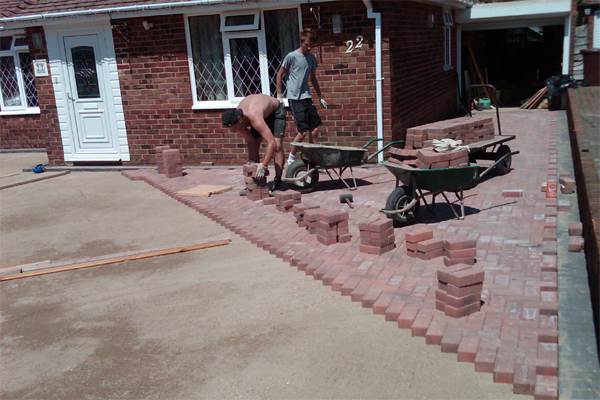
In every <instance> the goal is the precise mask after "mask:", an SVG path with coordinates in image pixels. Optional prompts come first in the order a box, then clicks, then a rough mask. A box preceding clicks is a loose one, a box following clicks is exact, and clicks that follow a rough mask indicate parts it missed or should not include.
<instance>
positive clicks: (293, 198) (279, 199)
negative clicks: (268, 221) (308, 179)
mask: <svg viewBox="0 0 600 400" xmlns="http://www.w3.org/2000/svg"><path fill="white" fill-rule="evenodd" d="M273 197H274V198H275V207H276V208H277V211H281V212H288V211H290V210H291V209H292V208H293V207H294V206H295V205H296V204H300V203H301V202H302V194H301V193H300V192H297V191H295V190H288V191H285V192H281V191H279V192H275V195H274V196H273Z"/></svg>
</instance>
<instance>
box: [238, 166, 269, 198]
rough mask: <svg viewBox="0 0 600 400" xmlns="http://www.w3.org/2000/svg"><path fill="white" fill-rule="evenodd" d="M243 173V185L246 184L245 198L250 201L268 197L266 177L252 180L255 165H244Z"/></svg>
mask: <svg viewBox="0 0 600 400" xmlns="http://www.w3.org/2000/svg"><path fill="white" fill-rule="evenodd" d="M243 171H244V183H245V184H246V198H247V199H248V200H251V201H256V200H262V199H263V198H267V197H269V187H268V186H267V175H268V172H269V171H268V170H267V171H266V173H265V176H264V177H262V178H261V179H254V174H255V173H256V165H255V164H245V165H244V167H243Z"/></svg>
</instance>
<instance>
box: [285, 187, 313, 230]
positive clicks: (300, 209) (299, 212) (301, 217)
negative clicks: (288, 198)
mask: <svg viewBox="0 0 600 400" xmlns="http://www.w3.org/2000/svg"><path fill="white" fill-rule="evenodd" d="M276 194H277V193H276ZM317 208H319V206H318V205H316V204H302V203H300V204H295V205H294V206H293V207H292V211H293V212H294V217H296V223H297V224H298V226H300V227H306V228H307V227H308V221H307V220H306V219H305V213H306V211H308V210H315V209H317ZM314 221H315V222H316V216H315V220H314Z"/></svg>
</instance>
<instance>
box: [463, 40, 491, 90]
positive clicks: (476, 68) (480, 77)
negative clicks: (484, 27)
mask: <svg viewBox="0 0 600 400" xmlns="http://www.w3.org/2000/svg"><path fill="white" fill-rule="evenodd" d="M467 49H468V50H469V54H470V55H471V60H473V65H474V66H475V72H477V77H478V78H479V81H481V83H487V82H484V81H483V77H482V76H481V72H479V67H478V66H477V61H475V54H473V49H472V48H471V45H470V44H469V43H467ZM483 91H484V92H485V95H486V97H487V98H488V99H492V98H491V97H490V93H489V92H488V90H487V88H486V87H484V88H483ZM494 95H495V93H494Z"/></svg>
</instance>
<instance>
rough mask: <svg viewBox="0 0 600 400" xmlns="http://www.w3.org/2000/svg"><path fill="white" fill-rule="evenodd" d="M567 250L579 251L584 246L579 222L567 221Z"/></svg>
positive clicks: (581, 225)
mask: <svg viewBox="0 0 600 400" xmlns="http://www.w3.org/2000/svg"><path fill="white" fill-rule="evenodd" d="M569 236H571V238H569V251H572V252H579V251H582V250H583V249H584V247H585V239H584V238H583V224H582V223H581V222H569Z"/></svg>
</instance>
